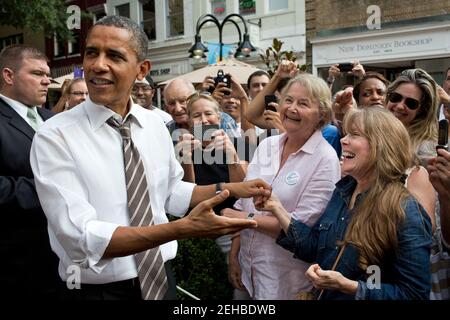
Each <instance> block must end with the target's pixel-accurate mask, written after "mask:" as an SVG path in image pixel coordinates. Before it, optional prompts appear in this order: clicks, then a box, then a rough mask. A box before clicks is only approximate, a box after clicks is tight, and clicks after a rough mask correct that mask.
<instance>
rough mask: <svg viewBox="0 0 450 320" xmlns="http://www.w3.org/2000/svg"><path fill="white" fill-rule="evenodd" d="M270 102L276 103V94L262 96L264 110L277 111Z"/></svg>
mask: <svg viewBox="0 0 450 320" xmlns="http://www.w3.org/2000/svg"><path fill="white" fill-rule="evenodd" d="M271 102H275V103H278V98H277V96H276V95H274V94H269V95H266V96H264V108H265V109H266V110H270V111H273V112H277V109H276V108H275V107H274V106H271V105H269V103H271Z"/></svg>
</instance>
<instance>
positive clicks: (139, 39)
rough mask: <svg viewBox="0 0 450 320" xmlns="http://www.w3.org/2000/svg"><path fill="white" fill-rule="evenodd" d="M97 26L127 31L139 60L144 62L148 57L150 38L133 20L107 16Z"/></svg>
mask: <svg viewBox="0 0 450 320" xmlns="http://www.w3.org/2000/svg"><path fill="white" fill-rule="evenodd" d="M95 26H111V27H116V28H121V29H125V30H127V31H128V32H129V33H130V34H131V41H132V45H131V46H132V48H133V49H134V50H135V51H136V54H137V57H138V60H139V61H143V60H144V59H145V58H146V57H147V50H148V37H147V35H146V34H145V32H144V30H142V29H141V28H140V27H139V25H138V24H137V23H136V22H134V21H133V20H131V19H129V18H126V17H122V16H106V17H103V18H101V19H100V20H98V21H97V22H96V23H95V25H94V27H95ZM91 30H92V29H91ZM88 36H89V34H88Z"/></svg>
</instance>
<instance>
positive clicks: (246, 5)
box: [239, 0, 256, 15]
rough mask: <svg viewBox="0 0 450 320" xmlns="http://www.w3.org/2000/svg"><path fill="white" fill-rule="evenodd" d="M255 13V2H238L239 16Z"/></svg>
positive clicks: (249, 0) (252, 0) (248, 0)
mask: <svg viewBox="0 0 450 320" xmlns="http://www.w3.org/2000/svg"><path fill="white" fill-rule="evenodd" d="M254 13H256V1H255V0H239V14H241V15H246V14H254Z"/></svg>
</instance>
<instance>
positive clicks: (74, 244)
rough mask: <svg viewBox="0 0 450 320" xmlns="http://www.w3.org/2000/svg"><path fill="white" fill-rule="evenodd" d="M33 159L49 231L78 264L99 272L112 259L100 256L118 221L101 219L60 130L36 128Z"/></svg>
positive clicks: (32, 151)
mask: <svg viewBox="0 0 450 320" xmlns="http://www.w3.org/2000/svg"><path fill="white" fill-rule="evenodd" d="M30 162H31V167H32V169H33V173H34V177H35V183H36V190H37V193H38V196H39V200H40V202H41V205H42V208H43V210H44V212H45V215H46V217H47V220H48V224H49V229H50V234H51V235H54V237H55V238H56V240H57V241H58V242H59V244H60V245H61V246H62V248H63V249H64V251H65V253H66V254H67V256H69V257H70V259H71V260H72V261H73V262H74V263H75V264H78V265H79V266H80V267H82V268H91V269H92V270H94V271H95V272H97V273H99V272H100V271H101V270H102V269H103V268H104V267H105V266H106V265H107V264H108V262H109V261H110V260H108V259H104V260H102V259H101V258H102V256H103V254H104V252H105V250H106V248H107V246H108V244H109V242H110V240H111V237H112V234H113V233H114V231H115V230H116V228H117V227H118V226H119V225H118V224H115V223H110V222H104V221H100V220H98V218H97V212H96V210H95V208H94V207H93V206H92V205H91V204H90V203H89V201H88V199H89V198H88V194H87V188H86V186H85V183H84V182H83V180H82V178H81V175H80V174H79V172H78V170H77V167H76V164H75V161H74V160H73V159H72V156H71V153H70V151H69V150H68V147H67V146H66V145H65V142H64V139H63V138H62V137H61V136H60V135H59V134H57V133H56V132H54V131H50V130H40V131H39V132H37V133H36V135H35V137H34V140H33V144H32V147H31V155H30ZM51 240H52V239H51ZM52 246H53V245H52ZM57 251H58V250H55V252H56V253H57V254H58V256H59V258H60V259H62V257H61V256H60V255H61V254H62V253H60V252H57Z"/></svg>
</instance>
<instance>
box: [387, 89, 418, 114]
mask: <svg viewBox="0 0 450 320" xmlns="http://www.w3.org/2000/svg"><path fill="white" fill-rule="evenodd" d="M387 98H388V101H389V102H392V103H399V102H400V101H402V100H403V99H405V105H406V106H407V107H408V109H410V110H416V109H417V108H418V107H419V106H420V102H419V101H418V100H416V99H413V98H407V97H404V96H402V95H401V94H400V93H398V92H395V91H394V92H391V93H389V94H388V97H387Z"/></svg>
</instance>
